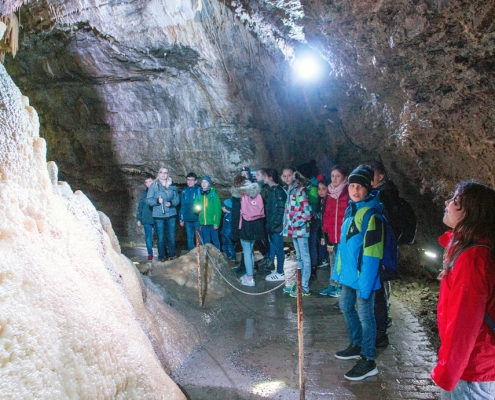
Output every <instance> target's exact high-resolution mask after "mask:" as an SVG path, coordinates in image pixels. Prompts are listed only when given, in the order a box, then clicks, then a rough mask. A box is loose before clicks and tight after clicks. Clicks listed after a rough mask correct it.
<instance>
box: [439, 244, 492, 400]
mask: <svg viewBox="0 0 495 400" xmlns="http://www.w3.org/2000/svg"><path fill="white" fill-rule="evenodd" d="M488 253H489V250H488V249H486V248H483V247H473V248H472V249H468V250H466V251H464V252H463V253H461V255H460V256H459V257H458V259H457V260H456V262H455V264H454V267H453V268H452V270H451V271H450V272H449V273H448V274H447V276H446V277H445V278H444V279H443V280H442V283H441V286H440V297H439V303H438V313H437V318H438V328H439V334H440V340H441V343H442V344H441V346H440V350H439V352H438V364H437V365H436V366H435V368H434V369H433V371H432V373H431V377H432V379H433V380H434V381H435V383H436V384H437V385H438V386H440V387H441V388H442V389H444V390H447V391H452V390H453V389H454V387H455V385H456V384H457V382H458V381H459V379H461V376H462V374H463V372H464V371H465V369H466V367H467V365H468V362H469V359H470V357H471V354H472V352H473V349H474V347H475V344H476V340H477V337H478V334H479V332H480V328H481V325H482V324H483V317H484V313H485V309H486V305H487V302H488V298H489V294H490V288H489V281H490V279H487V277H486V273H487V271H489V268H487V266H486V263H487V262H489V260H490V257H489V255H488Z"/></svg>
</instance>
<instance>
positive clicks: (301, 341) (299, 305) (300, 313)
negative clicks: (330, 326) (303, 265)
mask: <svg viewBox="0 0 495 400" xmlns="http://www.w3.org/2000/svg"><path fill="white" fill-rule="evenodd" d="M296 287H297V340H298V342H299V399H300V400H304V399H305V393H304V392H305V390H304V335H303V309H302V290H301V269H300V268H298V269H297V281H296Z"/></svg>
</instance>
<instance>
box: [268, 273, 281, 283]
mask: <svg viewBox="0 0 495 400" xmlns="http://www.w3.org/2000/svg"><path fill="white" fill-rule="evenodd" d="M265 281H269V282H278V281H285V275H284V274H283V273H282V274H277V272H274V273H271V274H270V275H267V276H266V278H265Z"/></svg>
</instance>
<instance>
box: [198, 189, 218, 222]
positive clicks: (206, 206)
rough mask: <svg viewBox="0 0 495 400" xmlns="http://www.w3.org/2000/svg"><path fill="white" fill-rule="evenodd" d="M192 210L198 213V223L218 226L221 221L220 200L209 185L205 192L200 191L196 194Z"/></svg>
mask: <svg viewBox="0 0 495 400" xmlns="http://www.w3.org/2000/svg"><path fill="white" fill-rule="evenodd" d="M193 210H194V212H195V213H196V214H198V219H199V224H200V225H213V226H216V227H219V226H220V222H221V221H222V201H221V200H220V196H219V195H218V193H217V191H216V189H215V188H214V187H212V186H210V187H209V189H208V192H207V193H203V191H201V192H200V193H199V195H198V196H196V200H194V204H193Z"/></svg>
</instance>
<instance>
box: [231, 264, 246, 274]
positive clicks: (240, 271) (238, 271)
mask: <svg viewBox="0 0 495 400" xmlns="http://www.w3.org/2000/svg"><path fill="white" fill-rule="evenodd" d="M232 271H234V272H235V273H236V274H237V275H244V274H245V273H246V268H243V267H241V266H240V265H238V266H237V267H234V268H232Z"/></svg>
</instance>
